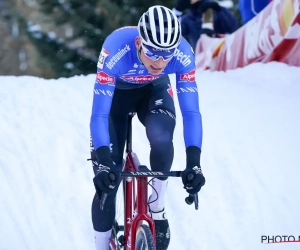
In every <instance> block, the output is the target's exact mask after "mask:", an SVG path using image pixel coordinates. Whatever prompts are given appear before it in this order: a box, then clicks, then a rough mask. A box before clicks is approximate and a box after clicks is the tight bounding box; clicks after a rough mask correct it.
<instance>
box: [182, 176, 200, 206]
mask: <svg viewBox="0 0 300 250" xmlns="http://www.w3.org/2000/svg"><path fill="white" fill-rule="evenodd" d="M194 177H195V175H194V174H193V173H189V174H188V175H187V177H186V178H187V180H188V182H191V181H192V180H193V179H194ZM185 202H186V203H187V204H188V205H191V204H193V202H194V203H195V209H196V210H198V208H199V201H198V193H195V194H189V196H188V197H186V198H185Z"/></svg>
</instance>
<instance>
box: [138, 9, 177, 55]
mask: <svg viewBox="0 0 300 250" xmlns="http://www.w3.org/2000/svg"><path fill="white" fill-rule="evenodd" d="M138 31H139V35H140V37H141V40H142V43H143V44H144V45H148V46H151V47H153V48H156V49H161V50H170V49H174V48H176V47H177V46H178V45H179V43H180V40H181V26H180V22H179V20H178V18H177V17H176V15H175V14H174V13H173V11H172V10H170V9H168V8H166V7H164V6H161V5H155V6H152V7H150V8H149V9H148V11H147V12H145V13H144V14H143V15H142V16H141V18H140V21H139V23H138Z"/></svg>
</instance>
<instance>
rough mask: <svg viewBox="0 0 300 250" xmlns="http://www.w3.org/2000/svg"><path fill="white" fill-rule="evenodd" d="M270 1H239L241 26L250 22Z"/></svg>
mask: <svg viewBox="0 0 300 250" xmlns="http://www.w3.org/2000/svg"><path fill="white" fill-rule="evenodd" d="M269 3H270V0H239V10H240V13H241V16H242V21H243V24H245V23H247V22H248V21H250V20H251V19H252V18H253V17H255V16H256V15H257V13H259V12H261V11H262V10H263V9H264V8H265V7H266V6H267V5H268V4H269Z"/></svg>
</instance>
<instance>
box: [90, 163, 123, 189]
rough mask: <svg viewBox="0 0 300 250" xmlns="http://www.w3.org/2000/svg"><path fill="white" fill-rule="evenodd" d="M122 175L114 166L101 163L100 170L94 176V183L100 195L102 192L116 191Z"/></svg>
mask: <svg viewBox="0 0 300 250" xmlns="http://www.w3.org/2000/svg"><path fill="white" fill-rule="evenodd" d="M119 179H120V175H119V174H118V173H117V172H116V171H115V170H114V168H113V167H107V166H104V165H102V164H99V172H98V173H97V174H96V176H95V177H94V178H93V181H94V185H95V188H96V191H97V193H98V195H100V194H101V193H102V192H104V193H107V194H112V193H114V192H116V191H117V190H116V189H117V186H118V183H119Z"/></svg>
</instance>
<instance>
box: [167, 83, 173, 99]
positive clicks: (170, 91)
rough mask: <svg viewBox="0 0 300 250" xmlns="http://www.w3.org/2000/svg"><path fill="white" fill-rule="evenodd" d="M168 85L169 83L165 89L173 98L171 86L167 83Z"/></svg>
mask: <svg viewBox="0 0 300 250" xmlns="http://www.w3.org/2000/svg"><path fill="white" fill-rule="evenodd" d="M168 85H169V88H168V89H167V91H168V93H169V95H170V96H171V97H172V98H174V93H173V89H172V86H171V85H170V84H168Z"/></svg>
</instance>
